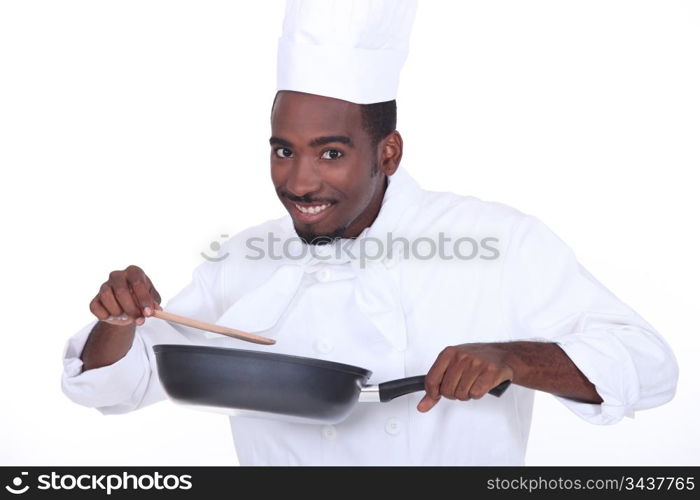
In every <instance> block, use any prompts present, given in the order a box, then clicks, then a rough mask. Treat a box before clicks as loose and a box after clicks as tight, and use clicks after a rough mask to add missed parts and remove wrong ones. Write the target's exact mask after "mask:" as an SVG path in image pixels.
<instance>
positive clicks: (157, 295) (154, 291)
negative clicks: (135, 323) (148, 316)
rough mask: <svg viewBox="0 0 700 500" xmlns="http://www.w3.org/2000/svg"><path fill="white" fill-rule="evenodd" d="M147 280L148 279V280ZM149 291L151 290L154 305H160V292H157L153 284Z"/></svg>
mask: <svg viewBox="0 0 700 500" xmlns="http://www.w3.org/2000/svg"><path fill="white" fill-rule="evenodd" d="M149 281H150V280H149ZM150 292H151V295H152V296H153V299H154V300H155V302H156V306H158V307H160V302H161V300H160V294H159V293H158V290H156V289H155V287H154V286H153V284H151V290H150Z"/></svg>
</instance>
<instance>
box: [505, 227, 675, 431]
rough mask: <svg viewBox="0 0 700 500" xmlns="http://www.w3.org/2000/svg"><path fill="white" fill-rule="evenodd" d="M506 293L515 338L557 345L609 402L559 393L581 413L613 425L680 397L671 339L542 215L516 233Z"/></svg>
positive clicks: (509, 254) (508, 258) (507, 264)
mask: <svg viewBox="0 0 700 500" xmlns="http://www.w3.org/2000/svg"><path fill="white" fill-rule="evenodd" d="M503 293H504V307H505V313H506V317H507V318H508V319H507V323H508V325H509V326H508V327H509V328H510V329H511V336H512V338H514V339H537V340H543V341H547V342H555V343H557V344H558V345H559V346H560V347H561V349H562V350H563V351H564V352H565V353H566V354H567V356H568V357H569V358H570V359H571V360H572V361H573V362H574V364H575V365H576V366H577V367H578V369H579V370H581V372H582V373H583V374H584V375H585V376H586V377H587V378H588V380H589V381H590V382H591V383H592V384H593V385H594V386H595V388H596V390H597V392H598V394H599V395H600V396H601V398H602V399H603V402H602V403H601V404H590V403H581V402H577V401H573V400H571V399H567V398H563V397H558V396H557V397H556V398H557V400H559V401H560V402H561V403H563V404H564V405H566V406H567V407H568V408H569V409H570V410H571V411H573V412H574V413H575V414H576V415H578V416H579V417H581V418H583V419H585V420H586V421H588V422H590V423H593V424H613V423H616V422H618V421H620V420H621V419H622V418H623V417H633V416H634V413H635V411H637V410H643V409H647V408H652V407H655V406H659V405H661V404H664V403H666V402H668V401H670V400H671V399H672V398H673V396H674V394H675V390H676V383H677V380H678V364H677V362H676V359H675V357H674V355H673V352H672V350H671V349H670V347H669V346H668V344H667V343H666V342H665V341H664V339H663V338H662V337H661V335H660V334H659V333H658V332H657V331H656V330H655V329H654V328H653V327H652V326H651V325H650V324H649V323H647V322H646V321H645V320H644V319H643V318H642V317H641V316H640V315H639V314H637V313H636V312H635V311H633V310H632V309H631V308H630V307H629V306H627V305H626V304H625V303H623V302H622V301H621V300H620V299H618V298H617V297H616V296H614V295H613V294H612V293H611V292H610V291H609V290H608V289H607V288H605V287H604V286H603V285H602V284H601V283H600V282H598V281H597V280H596V279H595V278H594V277H593V276H592V275H591V274H590V273H589V272H588V271H587V270H586V269H585V268H583V266H581V265H580V264H579V262H578V261H577V259H576V257H575V255H574V253H573V251H572V250H571V249H570V248H569V247H568V246H567V245H566V244H565V243H564V242H562V241H561V239H559V237H557V236H556V235H555V234H554V233H553V232H552V231H551V230H550V229H548V228H547V227H546V226H545V225H544V224H543V223H542V222H541V221H540V220H539V219H537V218H535V217H532V216H526V217H525V218H524V219H523V221H522V223H521V224H520V225H519V227H518V229H517V230H516V231H515V234H514V236H513V240H512V242H511V244H510V248H509V249H508V252H507V254H506V261H505V264H504V276H503Z"/></svg>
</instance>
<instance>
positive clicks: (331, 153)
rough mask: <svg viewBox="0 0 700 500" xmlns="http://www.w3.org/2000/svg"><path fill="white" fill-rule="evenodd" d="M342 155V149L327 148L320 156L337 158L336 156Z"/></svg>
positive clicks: (329, 158) (326, 158) (330, 158)
mask: <svg viewBox="0 0 700 500" xmlns="http://www.w3.org/2000/svg"><path fill="white" fill-rule="evenodd" d="M343 156H344V155H343V153H342V151H338V150H337V149H329V150H327V151H324V152H323V154H322V155H321V158H323V159H324V160H337V159H338V158H341V157H343Z"/></svg>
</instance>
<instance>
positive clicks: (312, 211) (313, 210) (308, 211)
mask: <svg viewBox="0 0 700 500" xmlns="http://www.w3.org/2000/svg"><path fill="white" fill-rule="evenodd" d="M294 206H295V207H297V208H298V209H299V211H300V212H301V213H303V214H317V213H319V212H321V211H322V210H325V209H327V208H328V207H330V204H324V205H316V206H315V207H302V206H301V205H297V204H296V203H295V204H294Z"/></svg>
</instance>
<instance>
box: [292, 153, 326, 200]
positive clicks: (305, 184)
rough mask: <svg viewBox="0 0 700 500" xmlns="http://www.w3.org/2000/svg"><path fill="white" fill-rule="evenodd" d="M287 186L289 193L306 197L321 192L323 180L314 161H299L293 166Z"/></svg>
mask: <svg viewBox="0 0 700 500" xmlns="http://www.w3.org/2000/svg"><path fill="white" fill-rule="evenodd" d="M286 184H287V185H286V189H287V191H288V192H289V193H291V194H293V195H295V196H305V195H307V194H313V193H316V192H318V191H320V189H321V184H322V179H321V176H320V175H319V174H318V171H317V170H316V165H314V163H313V162H312V161H305V160H297V161H295V162H294V165H292V168H291V171H290V172H289V176H288V177H287V183H286Z"/></svg>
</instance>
